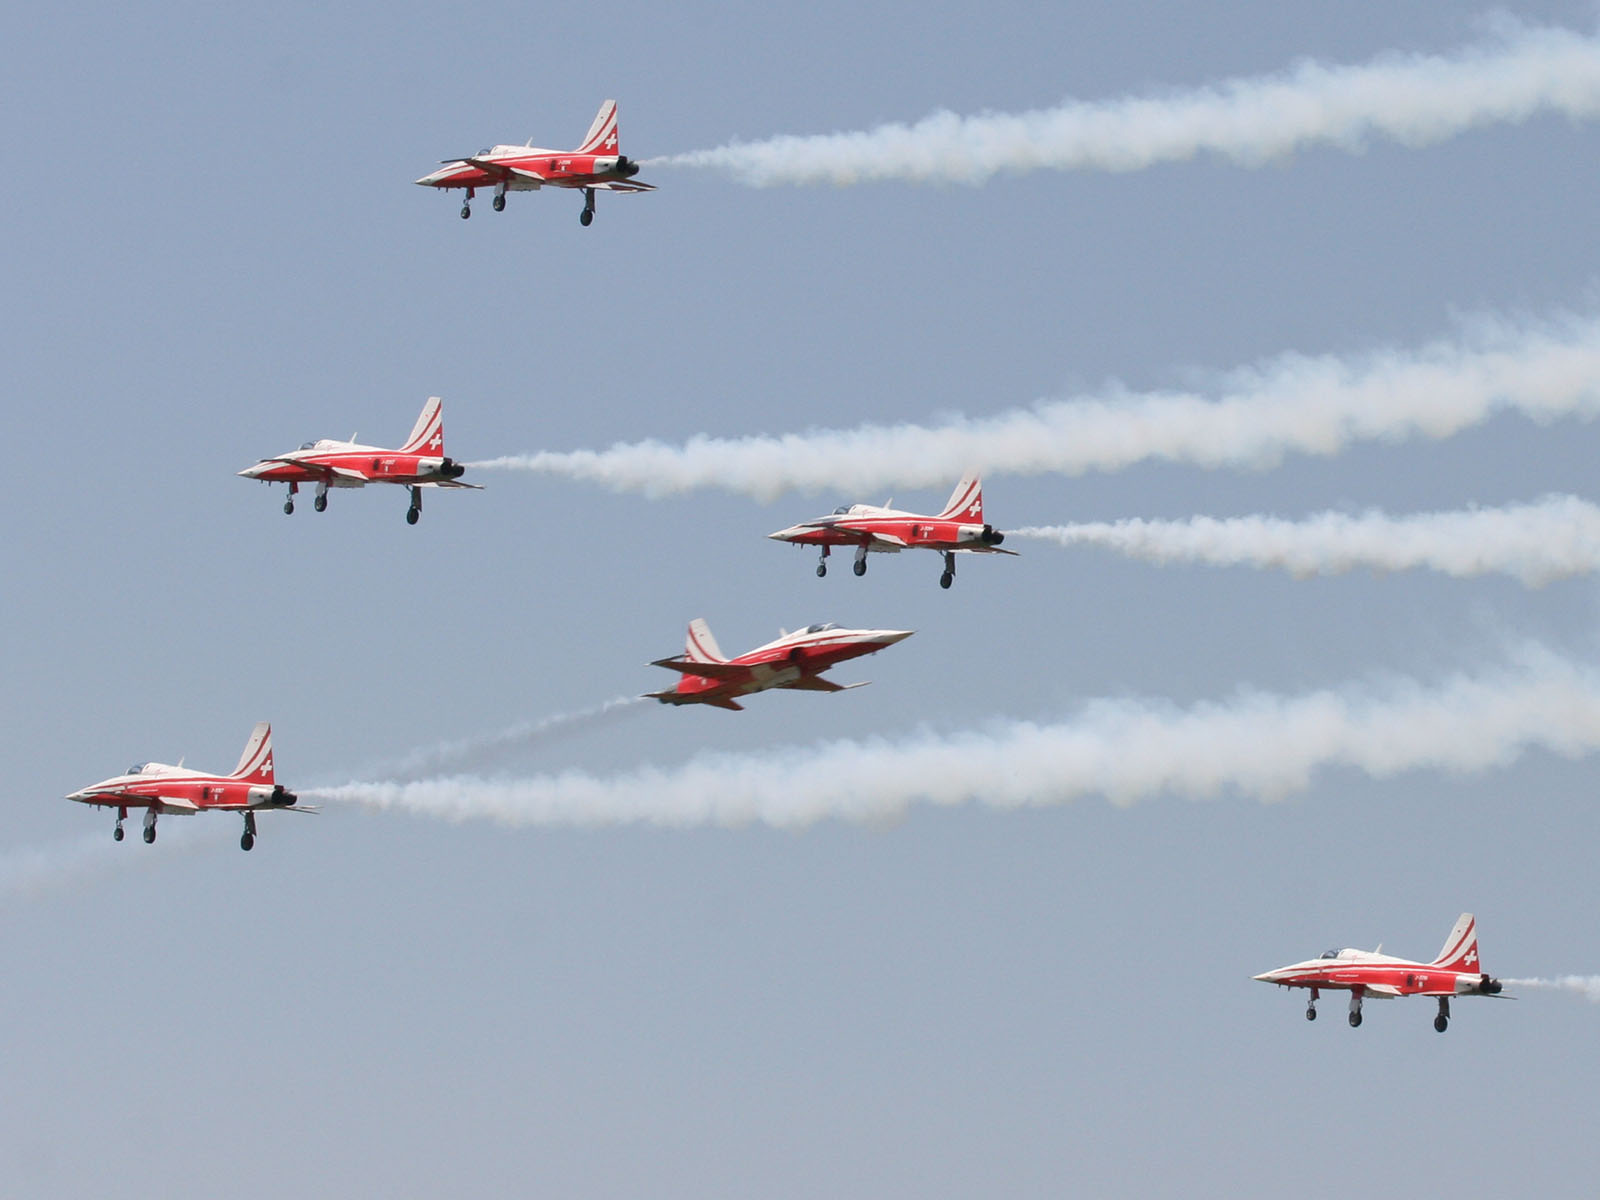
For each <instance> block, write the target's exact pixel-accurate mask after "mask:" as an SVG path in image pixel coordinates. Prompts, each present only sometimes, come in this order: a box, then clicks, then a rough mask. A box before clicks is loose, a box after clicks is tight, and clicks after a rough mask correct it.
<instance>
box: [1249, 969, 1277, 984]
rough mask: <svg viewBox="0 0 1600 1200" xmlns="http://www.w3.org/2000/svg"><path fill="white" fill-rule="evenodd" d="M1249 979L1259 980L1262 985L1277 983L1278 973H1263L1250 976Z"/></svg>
mask: <svg viewBox="0 0 1600 1200" xmlns="http://www.w3.org/2000/svg"><path fill="white" fill-rule="evenodd" d="M1250 978H1251V979H1256V980H1260V981H1261V982H1262V983H1277V982H1278V979H1279V973H1278V972H1277V971H1263V972H1262V973H1261V974H1260V975H1252V976H1250Z"/></svg>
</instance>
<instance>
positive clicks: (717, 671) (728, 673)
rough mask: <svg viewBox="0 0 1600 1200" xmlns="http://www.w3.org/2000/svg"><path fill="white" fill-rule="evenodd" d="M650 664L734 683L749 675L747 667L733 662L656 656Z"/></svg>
mask: <svg viewBox="0 0 1600 1200" xmlns="http://www.w3.org/2000/svg"><path fill="white" fill-rule="evenodd" d="M650 665H651V666H652V667H665V668H666V669H667V670H669V671H678V672H680V673H681V674H684V675H698V676H700V678H701V679H726V680H730V681H732V682H735V683H743V682H744V681H745V680H747V679H749V678H750V675H751V671H750V668H749V667H739V666H735V665H734V664H733V663H714V662H695V661H693V660H692V659H687V658H658V659H656V660H655V661H654V662H653V663H651V664H650Z"/></svg>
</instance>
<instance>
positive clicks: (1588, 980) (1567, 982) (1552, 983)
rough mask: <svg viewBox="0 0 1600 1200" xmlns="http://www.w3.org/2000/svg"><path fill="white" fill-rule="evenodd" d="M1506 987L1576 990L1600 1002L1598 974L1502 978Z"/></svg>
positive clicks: (1597, 1002) (1599, 976)
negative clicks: (1539, 977)
mask: <svg viewBox="0 0 1600 1200" xmlns="http://www.w3.org/2000/svg"><path fill="white" fill-rule="evenodd" d="M1500 982H1501V983H1503V984H1505V985H1506V986H1507V987H1521V988H1550V989H1559V990H1561V991H1567V992H1577V993H1579V994H1580V995H1583V996H1585V997H1587V998H1588V999H1589V1000H1591V1001H1593V1002H1594V1003H1596V1004H1600V975H1562V976H1560V977H1559V978H1556V979H1502V980H1501V981H1500Z"/></svg>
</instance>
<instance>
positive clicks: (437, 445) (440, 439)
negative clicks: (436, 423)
mask: <svg viewBox="0 0 1600 1200" xmlns="http://www.w3.org/2000/svg"><path fill="white" fill-rule="evenodd" d="M428 447H429V448H430V449H433V450H440V449H443V448H444V431H443V430H440V431H439V432H438V433H436V434H434V435H433V436H432V437H431V438H429V439H428Z"/></svg>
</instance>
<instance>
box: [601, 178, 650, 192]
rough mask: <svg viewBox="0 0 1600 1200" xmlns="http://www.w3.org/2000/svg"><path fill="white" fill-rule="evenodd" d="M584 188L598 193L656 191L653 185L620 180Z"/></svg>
mask: <svg viewBox="0 0 1600 1200" xmlns="http://www.w3.org/2000/svg"><path fill="white" fill-rule="evenodd" d="M584 186H585V187H591V188H594V189H595V190H596V191H607V192H653V191H655V190H656V185H655V184H653V183H635V182H634V181H633V180H631V179H630V180H627V181H626V182H624V181H622V180H620V179H618V180H612V181H610V182H607V183H587V184H584Z"/></svg>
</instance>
